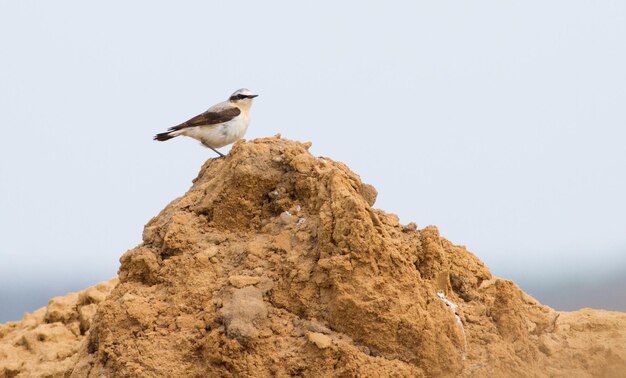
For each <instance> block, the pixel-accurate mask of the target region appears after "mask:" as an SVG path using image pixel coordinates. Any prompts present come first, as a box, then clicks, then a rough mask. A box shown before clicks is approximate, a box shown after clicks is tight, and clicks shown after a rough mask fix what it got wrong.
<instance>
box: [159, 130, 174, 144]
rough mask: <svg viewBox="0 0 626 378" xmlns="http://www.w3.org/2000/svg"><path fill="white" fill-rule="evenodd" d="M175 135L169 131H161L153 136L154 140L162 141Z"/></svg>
mask: <svg viewBox="0 0 626 378" xmlns="http://www.w3.org/2000/svg"><path fill="white" fill-rule="evenodd" d="M175 136H176V135H171V134H170V133H169V132H167V133H161V134H157V135H155V136H154V140H158V141H159V142H163V141H166V140H169V139H172V138H174V137H175Z"/></svg>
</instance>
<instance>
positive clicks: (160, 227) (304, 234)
mask: <svg viewBox="0 0 626 378" xmlns="http://www.w3.org/2000/svg"><path fill="white" fill-rule="evenodd" d="M307 148H308V145H307V144H302V143H296V142H291V141H286V140H282V139H280V138H266V139H259V140H255V141H251V142H248V143H243V142H240V143H237V144H236V145H235V146H234V148H233V150H232V151H231V153H230V155H229V156H228V157H226V158H225V159H211V160H209V161H207V163H206V164H205V165H204V166H203V167H202V170H201V171H200V174H199V176H198V178H197V179H196V180H194V184H193V186H192V187H191V189H190V190H189V192H187V193H186V194H185V195H184V196H183V197H181V198H179V199H176V200H174V201H173V202H172V203H170V204H169V205H168V206H167V207H166V208H165V209H164V210H163V211H162V212H161V213H160V214H159V215H158V216H156V217H155V218H153V219H152V220H151V221H150V222H149V223H148V224H147V225H146V227H145V230H144V235H143V240H144V242H143V243H142V244H141V245H139V246H138V247H136V248H134V249H132V250H130V251H128V252H127V253H125V254H124V255H123V256H122V257H121V267H120V271H119V283H118V284H117V285H116V286H115V288H113V289H112V291H110V294H109V295H108V297H107V298H106V299H104V295H105V293H108V292H109V290H110V289H111V288H112V287H113V286H114V285H115V282H114V281H111V282H109V283H106V284H102V285H100V286H98V287H96V288H91V289H87V290H86V291H84V292H82V293H80V294H70V295H68V296H66V297H61V298H56V299H53V300H52V301H51V302H50V304H49V306H48V307H47V308H44V309H41V310H38V311H37V312H35V313H34V314H32V315H28V316H26V317H25V318H24V320H22V321H21V322H13V323H7V324H5V325H1V326H0V374H2V375H4V376H8V377H12V376H16V375H17V376H24V377H30V376H46V375H47V376H64V375H66V376H71V377H101V376H109V377H162V376H176V377H187V376H189V377H200V376H202V377H204V376H225V377H239V376H241V377H266V376H267V377H270V376H307V377H324V376H344V377H352V376H363V377H378V376H381V377H382V376H384V377H387V376H397V377H407V376H415V377H420V376H462V377H494V376H495V377H497V376H509V377H510V376H537V377H544V376H545V377H548V376H563V377H588V376H606V377H620V376H626V363H625V361H626V314H623V313H616V312H605V311H596V310H582V311H577V312H572V313H559V312H556V311H554V310H552V309H551V308H549V307H546V306H543V305H541V304H540V303H538V302H537V301H535V300H534V299H533V298H531V297H529V296H527V295H526V294H525V293H523V292H522V291H521V290H520V289H519V288H518V287H517V286H516V285H515V284H514V283H513V282H511V281H507V280H503V279H499V278H496V277H493V276H492V275H491V273H490V272H489V270H488V269H487V268H486V267H485V266H484V265H483V264H482V262H481V261H480V260H478V258H476V257H475V256H474V255H472V254H471V253H469V252H468V251H467V250H465V249H464V248H462V247H458V246H455V245H453V244H452V243H450V242H449V241H447V240H445V239H444V238H442V237H440V236H439V233H438V231H437V229H436V228H434V227H427V228H425V229H422V230H417V229H416V227H415V225H413V224H409V225H401V224H399V222H398V218H397V217H396V216H395V215H392V214H386V213H384V212H383V211H381V210H377V209H373V208H372V207H371V206H372V205H373V203H374V201H375V198H376V191H375V189H374V188H373V187H371V186H369V185H366V184H363V183H362V182H361V181H360V179H359V177H358V176H357V175H356V174H354V173H352V172H351V171H350V170H349V169H348V168H347V167H346V166H345V165H343V164H341V163H338V162H334V161H332V160H330V159H325V158H315V157H313V156H312V155H311V154H309V153H308V151H307ZM424 200H426V199H424ZM89 293H91V294H89ZM93 293H97V294H93ZM96 309H97V313H96V314H95V315H93V313H94V312H95V311H96Z"/></svg>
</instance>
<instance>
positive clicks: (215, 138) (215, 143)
mask: <svg viewBox="0 0 626 378" xmlns="http://www.w3.org/2000/svg"><path fill="white" fill-rule="evenodd" d="M257 96H258V95H255V94H253V93H252V92H250V91H249V90H248V89H246V88H242V89H238V90H236V91H235V93H233V94H232V95H231V96H230V98H229V99H228V101H224V102H220V103H219V104H215V105H213V106H211V107H210V108H209V109H208V110H207V111H206V112H204V113H202V114H199V115H197V116H195V117H193V118H192V119H190V120H188V121H186V122H183V123H181V124H180V125H177V126H174V127H170V128H169V129H167V132H164V133H161V134H157V135H155V136H154V140H158V141H161V142H162V141H165V140H169V139H172V138H175V137H177V136H179V135H185V136H188V137H192V138H194V139H197V140H199V141H200V142H201V143H202V144H204V145H205V146H207V147H209V148H210V149H212V150H213V151H215V152H217V153H218V154H219V155H220V156H221V157H224V154H222V153H221V152H219V151H218V150H216V148H220V147H224V146H226V145H228V144H231V143H233V142H235V141H236V140H237V139H241V138H242V137H243V135H244V134H245V133H246V130H248V125H249V124H250V107H251V106H252V99H253V98H255V97H257Z"/></svg>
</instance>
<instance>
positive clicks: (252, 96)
mask: <svg viewBox="0 0 626 378" xmlns="http://www.w3.org/2000/svg"><path fill="white" fill-rule="evenodd" d="M257 96H258V95H249V96H248V97H249V98H255V97H257Z"/></svg>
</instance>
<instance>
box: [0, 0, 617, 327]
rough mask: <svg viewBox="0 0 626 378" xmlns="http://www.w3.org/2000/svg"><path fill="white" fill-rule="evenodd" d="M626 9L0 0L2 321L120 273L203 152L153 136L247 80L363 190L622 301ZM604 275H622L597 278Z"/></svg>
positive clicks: (268, 128) (554, 286)
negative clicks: (345, 169) (370, 187)
mask: <svg viewBox="0 0 626 378" xmlns="http://www.w3.org/2000/svg"><path fill="white" fill-rule="evenodd" d="M217 15H219V17H218V16H217ZM625 16H626V3H623V2H617V1H609V2H602V3H589V2H585V1H555V2H550V3H545V2H538V1H530V2H524V3H513V2H496V1H479V2H473V3H471V4H469V3H461V4H459V3H452V2H445V1H443V2H437V3H431V2H413V3H398V4H393V5H392V4H378V3H369V2H358V3H357V2H344V3H330V2H321V3H320V2H317V3H315V4H295V3H288V2H264V3H256V2H250V1H242V2H237V3H224V4H206V3H203V2H193V1H192V2H185V3H183V4H170V3H166V2H159V1H156V2H147V1H138V2H133V3H122V2H116V1H113V2H108V3H106V4H104V3H102V4H86V3H83V2H78V1H61V2H55V3H40V2H35V1H20V2H0V32H1V33H0V41H1V42H2V46H3V50H2V53H1V54H2V57H3V59H2V60H1V61H0V110H1V111H0V123H1V124H2V131H3V133H2V135H3V136H2V138H0V230H1V231H0V236H1V237H2V244H0V322H3V321H6V320H16V319H17V318H16V316H17V314H19V317H21V313H23V312H24V311H32V310H34V309H35V308H36V307H41V306H43V305H45V303H42V302H45V301H46V299H49V298H50V296H51V295H61V294H65V293H66V292H67V291H76V290H80V289H82V288H84V287H86V286H88V285H91V284H95V283H97V282H99V281H101V280H105V279H108V278H111V277H113V276H114V275H115V274H116V271H117V267H118V264H119V263H118V259H119V257H120V256H121V255H122V254H123V253H124V252H125V251H126V250H128V249H130V248H133V247H134V246H135V245H137V244H138V243H140V241H141V232H142V228H143V225H144V224H145V223H147V222H148V221H149V220H150V218H151V217H152V216H155V215H156V214H157V213H158V212H159V211H160V210H161V209H162V208H163V207H164V206H165V205H166V204H167V203H169V202H170V201H171V200H173V199H174V198H176V197H178V196H181V195H182V194H183V193H184V192H185V191H186V190H187V189H188V188H189V186H190V184H191V180H192V179H193V178H194V177H195V175H196V174H197V172H198V170H199V169H200V166H201V164H202V163H204V161H205V160H206V159H207V158H210V157H213V155H214V153H213V152H212V151H210V150H208V149H205V148H202V147H200V146H199V145H198V143H197V142H196V141H193V140H185V139H182V138H177V139H176V140H172V141H170V142H167V143H157V142H154V141H153V140H152V136H153V135H154V134H155V133H157V132H161V131H163V130H164V129H166V128H167V127H169V126H171V125H174V124H177V123H180V122H182V121H184V120H186V119H188V118H189V117H191V116H194V115H196V114H198V113H200V112H202V111H204V110H205V109H206V108H208V107H209V106H210V105H212V104H214V103H216V102H219V101H223V100H225V99H226V98H227V97H228V95H229V94H230V93H232V92H233V91H234V90H235V89H237V88H241V87H247V88H250V89H251V90H253V91H254V92H255V93H258V94H259V97H258V98H257V99H256V100H255V104H254V106H253V108H252V123H251V125H250V128H249V130H248V133H247V135H246V139H254V138H258V137H264V136H271V135H274V134H277V133H280V134H282V135H283V137H285V138H289V139H294V140H301V141H311V142H313V146H312V147H311V151H312V153H313V154H315V155H317V156H328V157H330V158H332V159H334V160H339V161H342V162H344V163H346V164H347V165H348V166H349V167H350V168H351V169H352V170H353V171H355V172H356V173H358V174H359V175H360V176H361V177H362V179H363V181H365V182H367V183H370V184H372V185H374V186H375V187H376V188H377V189H378V191H379V196H378V200H377V202H376V205H375V207H377V208H380V209H383V210H384V211H387V212H390V213H395V214H398V216H399V217H400V219H401V221H402V222H403V223H408V222H411V221H414V222H416V223H417V224H418V226H419V227H420V228H421V227H424V226H427V225H430V224H434V225H436V226H437V227H439V229H440V232H441V234H442V236H444V237H446V238H447V239H449V240H450V241H452V242H453V243H455V244H460V245H465V246H467V248H468V249H469V250H470V251H471V252H473V253H474V254H476V255H477V256H478V257H479V258H480V259H481V260H482V261H484V262H485V264H486V265H487V266H488V267H489V268H490V270H491V271H492V273H493V274H494V275H496V276H500V277H505V278H509V279H512V280H514V281H515V282H516V283H518V284H519V285H520V286H521V287H522V288H523V289H524V290H526V291H527V292H529V293H531V294H532V295H534V296H536V297H537V298H538V299H540V300H542V298H544V299H543V300H545V303H546V304H548V305H553V306H556V305H554V304H558V305H559V306H563V307H564V308H566V307H568V306H569V307H568V309H569V308H573V307H576V306H580V307H585V303H590V302H592V304H593V305H594V306H604V307H607V308H609V307H610V308H612V309H622V310H626V298H624V296H623V295H621V294H623V293H625V292H626V283H624V280H620V279H619V278H620V276H622V275H623V272H626V233H625V232H624V230H626V217H624V216H623V214H624V213H626V199H625V198H624V194H623V193H626V175H625V174H624V172H626V153H625V152H624V147H623V144H624V143H623V142H624V140H626V128H625V126H626V107H624V104H625V103H626V46H625V44H624V43H623V41H624V37H625V36H626V23H624V22H623V20H624V19H626V18H625ZM222 151H223V152H227V151H228V148H223V149H222ZM613 277H615V279H614V278H613ZM603 285H604V286H603ZM601 287H608V288H607V289H604V290H610V291H611V292H610V293H609V294H613V296H611V295H609V296H604V294H603V295H598V296H596V297H594V295H593V293H587V291H589V290H590V289H592V288H601ZM610 288H612V289H610ZM61 290H63V291H62V292H61ZM597 290H600V289H597ZM560 291H563V295H562V296H561V295H559V293H560ZM572 292H575V293H577V295H579V298H580V300H582V301H585V302H584V303H580V302H577V301H576V299H577V298H573V299H572V298H571V294H572ZM620 295H621V296H620ZM585 296H587V297H588V298H590V299H585V298H586V297H585ZM592 298H593V301H592ZM599 299H602V301H600V302H597V300H599ZM587 301H589V302H587ZM33 306H36V307H35V308H33ZM557 308H558V307H557Z"/></svg>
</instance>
